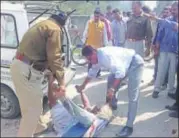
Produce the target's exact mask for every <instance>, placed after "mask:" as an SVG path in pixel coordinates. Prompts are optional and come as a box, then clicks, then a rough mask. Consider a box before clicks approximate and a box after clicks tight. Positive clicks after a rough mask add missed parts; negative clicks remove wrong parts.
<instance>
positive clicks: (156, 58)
mask: <svg viewBox="0 0 179 138" xmlns="http://www.w3.org/2000/svg"><path fill="white" fill-rule="evenodd" d="M158 59H159V56H156V57H155V58H154V60H155V65H154V80H156V78H157V71H158ZM167 83H168V73H167V75H166V76H165V81H164V84H163V85H167Z"/></svg>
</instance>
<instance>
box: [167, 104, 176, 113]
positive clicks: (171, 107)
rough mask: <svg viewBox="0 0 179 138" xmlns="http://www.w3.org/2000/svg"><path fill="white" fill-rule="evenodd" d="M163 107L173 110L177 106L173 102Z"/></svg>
mask: <svg viewBox="0 0 179 138" xmlns="http://www.w3.org/2000/svg"><path fill="white" fill-rule="evenodd" d="M165 108H166V109H168V110H174V111H175V110H177V109H178V106H177V104H176V103H174V104H173V105H172V106H170V105H167V106H165Z"/></svg>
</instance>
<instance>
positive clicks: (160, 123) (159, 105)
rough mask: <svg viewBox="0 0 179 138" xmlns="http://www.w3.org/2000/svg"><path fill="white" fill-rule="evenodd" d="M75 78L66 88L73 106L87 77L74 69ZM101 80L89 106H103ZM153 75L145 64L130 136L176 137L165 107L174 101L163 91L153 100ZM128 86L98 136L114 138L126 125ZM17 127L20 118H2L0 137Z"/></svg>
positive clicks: (89, 91) (91, 88)
mask: <svg viewBox="0 0 179 138" xmlns="http://www.w3.org/2000/svg"><path fill="white" fill-rule="evenodd" d="M76 68H77V75H76V77H75V78H74V80H73V82H72V83H71V85H69V87H68V96H69V97H70V98H72V99H73V100H74V101H75V102H76V103H81V101H80V97H79V95H78V94H77V92H76V91H75V90H74V86H75V85H76V84H80V83H81V82H82V81H83V79H84V78H85V75H86V67H77V66H76ZM102 75H103V78H102V79H96V80H94V81H93V82H91V83H90V85H89V86H88V88H87V90H86V94H87V96H88V97H89V99H90V102H91V104H96V105H103V104H104V101H105V92H106V79H105V78H106V77H107V75H108V73H107V72H103V73H102ZM152 75H153V61H152V62H150V63H146V64H145V69H144V73H143V81H144V82H143V83H141V86H140V87H141V92H140V100H139V106H138V113H137V117H136V120H135V124H134V132H133V134H132V136H131V137H145V136H147V137H178V119H175V118H170V117H169V116H168V113H169V111H168V110H166V109H165V105H171V104H173V103H174V100H172V99H170V98H169V97H167V93H166V91H163V92H162V93H161V94H160V95H159V98H158V99H153V98H152V97H151V94H152V92H153V86H149V85H148V83H149V82H150V81H151V79H152ZM127 96H128V94H127V86H124V87H122V88H121V89H120V91H119V96H118V99H119V102H118V110H117V111H115V112H114V115H115V116H116V117H115V118H114V119H113V120H112V122H111V123H110V124H109V125H108V127H106V128H105V130H104V131H103V132H102V133H101V134H100V136H101V137H115V136H116V134H117V133H119V131H120V130H121V129H122V127H123V126H124V125H125V123H126V119H127V118H126V116H127V110H128V97H127ZM18 127H19V118H17V119H1V137H14V136H16V133H17V130H18ZM48 136H54V134H53V133H49V134H42V135H41V137H48Z"/></svg>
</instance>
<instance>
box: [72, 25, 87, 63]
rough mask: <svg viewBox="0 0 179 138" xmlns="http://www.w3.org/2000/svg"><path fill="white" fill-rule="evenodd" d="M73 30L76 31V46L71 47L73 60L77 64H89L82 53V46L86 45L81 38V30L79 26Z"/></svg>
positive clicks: (74, 44)
mask: <svg viewBox="0 0 179 138" xmlns="http://www.w3.org/2000/svg"><path fill="white" fill-rule="evenodd" d="M73 32H74V33H75V38H74V40H73V46H74V47H73V48H72V49H71V60H72V61H73V63H75V64H76V65H79V66H85V65H86V64H87V60H86V58H85V57H84V56H83V55H82V52H81V51H82V48H83V47H84V44H83V42H82V40H81V36H80V32H79V30H78V29H77V27H75V29H74V30H73Z"/></svg>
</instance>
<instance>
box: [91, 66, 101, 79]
mask: <svg viewBox="0 0 179 138" xmlns="http://www.w3.org/2000/svg"><path fill="white" fill-rule="evenodd" d="M91 67H92V64H91V63H89V64H88V71H89V69H90V68H91ZM100 73H101V70H99V71H98V73H97V76H96V77H98V76H101V74H100Z"/></svg>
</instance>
